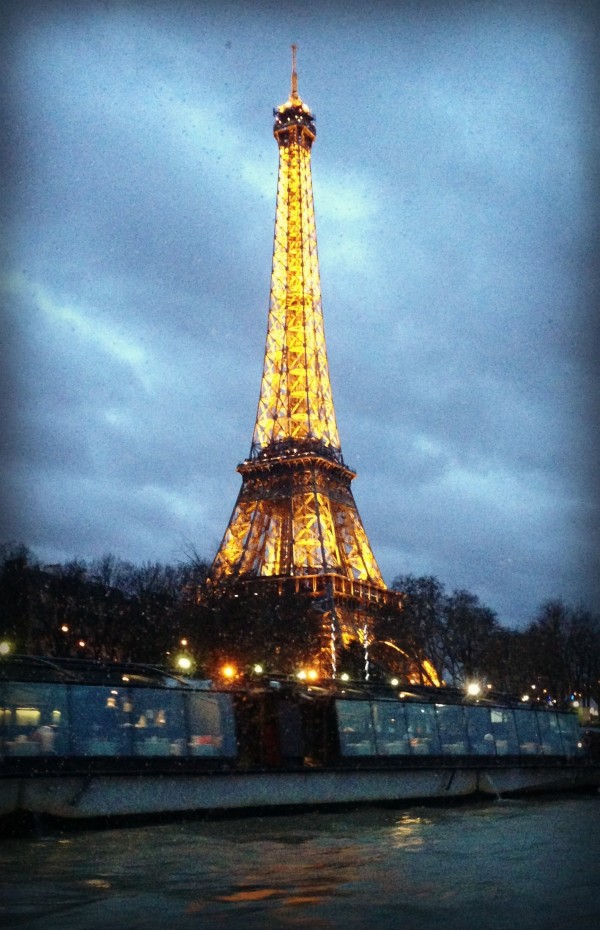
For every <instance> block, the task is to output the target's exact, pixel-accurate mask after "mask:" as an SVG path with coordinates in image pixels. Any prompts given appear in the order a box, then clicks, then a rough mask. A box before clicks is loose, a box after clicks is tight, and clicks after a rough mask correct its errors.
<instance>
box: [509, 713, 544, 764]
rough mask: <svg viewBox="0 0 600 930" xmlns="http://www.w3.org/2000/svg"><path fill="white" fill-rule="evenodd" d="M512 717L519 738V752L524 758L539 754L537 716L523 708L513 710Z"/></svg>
mask: <svg viewBox="0 0 600 930" xmlns="http://www.w3.org/2000/svg"><path fill="white" fill-rule="evenodd" d="M514 715H515V723H516V726H517V736H518V738H519V751H520V752H521V753H522V754H524V755H526V756H531V755H535V754H536V753H538V752H540V751H541V749H540V734H539V731H538V725H537V718H538V717H539V714H537V713H536V712H535V711H532V710H527V709H526V708H524V707H523V708H517V709H515V711H514Z"/></svg>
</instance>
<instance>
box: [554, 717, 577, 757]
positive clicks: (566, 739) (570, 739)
mask: <svg viewBox="0 0 600 930" xmlns="http://www.w3.org/2000/svg"><path fill="white" fill-rule="evenodd" d="M557 716H558V725H559V727H560V733H561V736H562V741H563V748H564V751H565V752H566V754H567V755H569V756H574V755H579V754H583V745H582V742H581V736H582V734H581V727H580V725H579V719H578V717H577V715H576V714H558V715H557Z"/></svg>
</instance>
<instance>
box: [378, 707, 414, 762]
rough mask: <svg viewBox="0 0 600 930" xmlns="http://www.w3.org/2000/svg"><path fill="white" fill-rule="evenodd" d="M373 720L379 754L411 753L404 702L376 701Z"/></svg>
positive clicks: (396, 754)
mask: <svg viewBox="0 0 600 930" xmlns="http://www.w3.org/2000/svg"><path fill="white" fill-rule="evenodd" d="M373 720H374V724H375V742H376V744H377V752H378V754H379V755H383V756H398V755H407V754H408V753H410V744H409V742H408V730H407V724H406V717H405V714H404V705H403V704H401V703H400V702H399V701H374V702H373Z"/></svg>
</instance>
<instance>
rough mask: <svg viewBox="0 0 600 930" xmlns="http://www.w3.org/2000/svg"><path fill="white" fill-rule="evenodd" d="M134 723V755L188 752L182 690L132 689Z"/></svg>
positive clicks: (167, 754)
mask: <svg viewBox="0 0 600 930" xmlns="http://www.w3.org/2000/svg"><path fill="white" fill-rule="evenodd" d="M131 723H132V727H131V732H132V736H133V752H134V755H136V756H185V755H187V741H186V730H185V719H184V714H183V693H182V692H181V691H175V690H172V689H170V688H132V689H131Z"/></svg>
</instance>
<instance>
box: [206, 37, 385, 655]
mask: <svg viewBox="0 0 600 930" xmlns="http://www.w3.org/2000/svg"><path fill="white" fill-rule="evenodd" d="M294 51H295V49H294ZM273 114H274V116H275V125H274V129H273V133H274V136H275V139H276V140H277V144H278V147H279V176H278V186H277V207H276V218H275V236H274V247H273V261H272V271H271V293H270V305H269V318H268V328H267V339H266V348H265V357H264V366H263V375H262V383H261V390H260V397H259V401H258V410H257V415H256V424H255V427H254V433H253V437H252V446H251V450H250V455H249V457H248V459H246V461H244V462H243V463H242V464H241V465H239V466H238V471H239V472H240V474H241V476H242V487H241V490H240V493H239V496H238V499H237V501H236V504H235V507H234V509H233V513H232V515H231V518H230V521H229V524H228V527H227V530H226V532H225V535H224V537H223V540H222V542H221V545H220V548H219V550H218V552H217V555H216V557H215V559H214V562H213V565H212V568H211V570H210V573H209V586H212V589H213V590H214V589H215V587H219V586H220V587H221V589H222V590H224V589H227V590H228V591H230V592H231V591H232V590H233V589H235V590H236V591H237V590H239V589H240V588H248V586H250V587H251V589H253V590H256V585H257V583H258V582H260V583H261V584H263V585H266V584H269V585H271V586H272V587H275V588H276V590H277V591H279V592H281V593H283V592H284V591H289V590H294V591H297V592H306V593H307V594H309V595H310V596H312V597H313V598H320V599H321V600H323V599H325V600H326V601H327V604H328V606H329V613H331V614H332V615H333V617H334V621H335V622H334V626H335V625H336V624H337V625H338V626H339V633H340V634H341V636H342V638H343V639H345V640H346V641H348V640H350V639H352V638H361V639H363V640H364V639H365V637H367V638H368V633H367V632H366V630H367V627H366V626H365V623H366V621H365V615H368V613H369V611H370V610H371V609H372V608H373V606H374V605H378V606H382V605H384V606H388V607H392V606H393V607H395V608H398V607H399V595H398V594H397V593H396V592H392V591H389V590H388V589H387V588H386V586H385V584H384V581H383V578H382V576H381V572H380V570H379V567H378V565H377V561H376V559H375V556H374V555H373V552H372V549H371V546H370V544H369V540H368V538H367V534H366V532H365V529H364V527H363V524H362V521H361V519H360V516H359V513H358V510H357V507H356V504H355V501H354V497H353V494H352V490H351V486H350V485H351V482H352V480H353V479H354V478H355V477H356V475H355V472H353V471H352V470H351V469H349V468H348V467H347V466H346V465H345V463H344V460H343V457H342V451H341V445H340V439H339V434H338V428H337V423H336V417H335V410H334V405H333V395H332V390H331V383H330V378H329V368H328V362H327V349H326V343H325V329H324V324H323V310H322V305H321V284H320V276H319V261H318V255H317V233H316V225H315V214H314V204H313V191H312V178H311V151H312V144H313V142H314V140H315V137H316V129H315V117H314V115H313V114H312V113H311V111H310V109H309V108H308V107H307V106H306V104H304V103H303V101H302V100H301V99H300V97H299V96H298V88H297V75H296V68H295V55H294V59H293V65H292V86H291V93H290V97H289V99H288V100H287V101H286V102H285V103H284V104H282V105H281V106H279V107H278V108H277V109H275V110H274V111H273ZM326 613H327V611H326ZM328 635H329V634H328Z"/></svg>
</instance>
